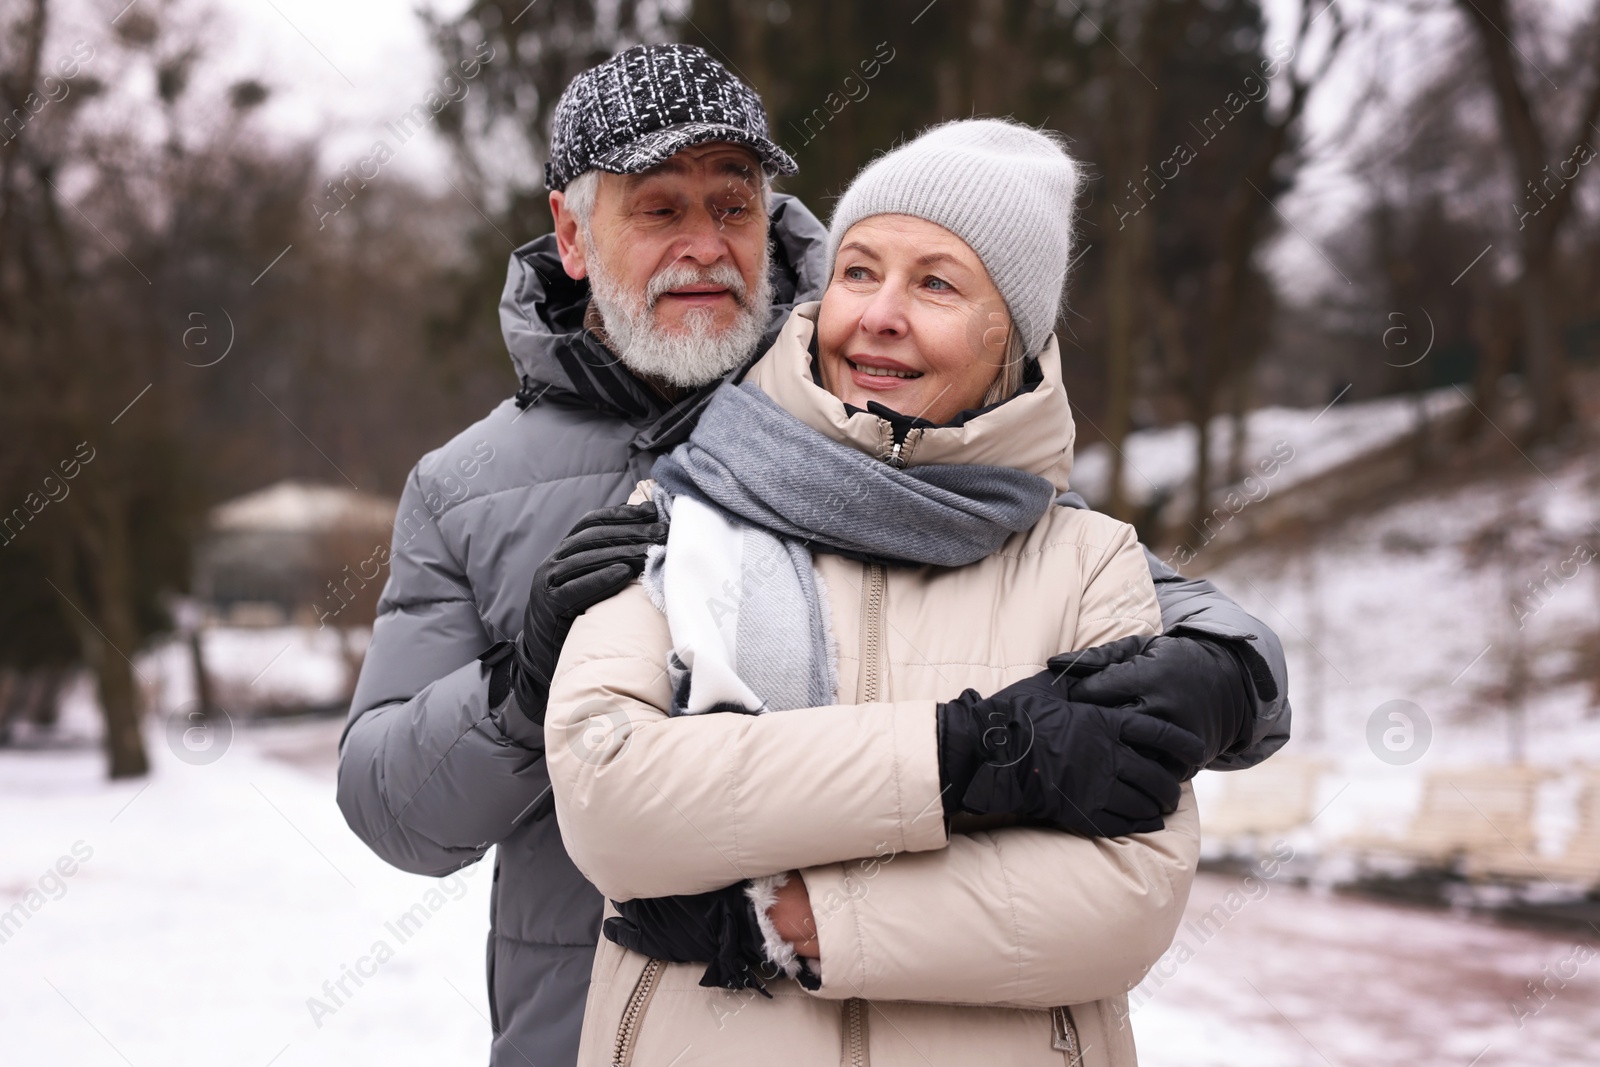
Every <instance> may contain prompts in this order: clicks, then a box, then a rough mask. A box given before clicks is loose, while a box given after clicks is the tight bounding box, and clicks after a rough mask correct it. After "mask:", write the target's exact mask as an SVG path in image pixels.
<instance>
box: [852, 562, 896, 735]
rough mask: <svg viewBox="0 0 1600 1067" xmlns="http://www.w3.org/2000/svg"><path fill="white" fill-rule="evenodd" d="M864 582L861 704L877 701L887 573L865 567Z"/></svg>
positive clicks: (874, 566)
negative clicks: (865, 578) (865, 575)
mask: <svg viewBox="0 0 1600 1067" xmlns="http://www.w3.org/2000/svg"><path fill="white" fill-rule="evenodd" d="M866 566H867V580H866V582H865V583H864V585H863V587H862V594H861V684H860V685H859V686H857V687H856V688H857V690H858V692H859V700H858V701H857V703H860V704H871V703H872V702H873V701H875V700H877V699H879V692H880V690H881V689H882V686H881V685H880V684H879V679H878V666H879V659H880V654H881V652H882V649H883V597H884V592H885V590H886V589H887V587H888V585H889V572H888V571H887V570H885V569H884V566H883V564H881V563H868V564H867V565H866Z"/></svg>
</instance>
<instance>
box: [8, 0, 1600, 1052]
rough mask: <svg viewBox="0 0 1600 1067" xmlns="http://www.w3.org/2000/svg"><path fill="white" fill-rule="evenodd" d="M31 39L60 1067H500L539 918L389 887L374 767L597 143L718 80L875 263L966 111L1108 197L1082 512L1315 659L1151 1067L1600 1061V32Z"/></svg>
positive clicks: (92, 26)
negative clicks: (645, 103) (406, 480)
mask: <svg viewBox="0 0 1600 1067" xmlns="http://www.w3.org/2000/svg"><path fill="white" fill-rule="evenodd" d="M0 19H3V20H4V21H5V24H6V32H5V34H4V35H3V37H0V95H3V97H4V100H3V105H4V106H3V108H0V111H3V114H4V115H11V116H13V118H12V120H11V121H10V122H9V124H7V122H6V120H5V119H4V118H0V131H3V132H0V138H3V143H0V182H3V186H0V194H3V196H0V210H3V212H4V216H3V222H0V375H3V376H4V378H3V380H0V411H3V413H4V415H5V421H4V425H5V427H6V430H5V432H6V444H5V448H4V450H3V454H0V493H3V494H4V495H3V497H0V509H3V511H0V517H4V524H3V527H0V530H3V533H0V540H3V541H4V544H3V546H0V583H3V592H0V1063H5V1064H11V1063H19V1064H21V1063H29V1064H31V1063H43V1062H65V1063H72V1064H86V1065H94V1064H102V1063H103V1064H108V1065H109V1064H118V1063H126V1064H133V1065H137V1067H143V1065H145V1064H153V1063H171V1064H216V1063H228V1064H244V1065H252V1064H254V1065H262V1067H265V1065H268V1064H276V1065H279V1067H293V1065H310V1064H348V1063H366V1062H380V1061H381V1062H386V1063H394V1064H408V1063H417V1064H422V1063H428V1064H433V1063H458V1062H465V1063H471V1062H481V1060H482V1059H483V1058H484V1056H485V1054H486V1050H487V1046H488V1029H489V1024H488V1020H487V1014H488V1013H487V1007H486V1004H485V996H484V976H483V950H484V946H483V938H484V934H485V931H486V928H487V914H488V892H489V880H490V878H491V877H492V874H491V868H490V867H489V866H488V862H485V863H481V864H478V865H476V866H474V867H468V868H466V869H464V870H463V871H461V872H460V873H459V874H457V875H453V876H451V877H449V878H445V879H439V880H434V879H425V878H418V877H415V876H410V875H406V874H404V873H401V872H399V871H397V870H395V869H393V868H390V867H388V866H386V865H385V864H384V863H382V862H381V861H380V860H378V859H377V858H376V857H375V856H373V855H372V854H371V852H370V851H369V850H368V849H367V848H366V847H365V846H364V845H363V844H362V843H361V842H360V841H358V840H357V839H356V838H355V836H354V835H353V834H352V833H351V832H350V831H349V830H348V828H347V827H346V826H345V824H344V821H343V818H342V816H341V815H340V813H339V811H338V809H337V808H336V806H335V805H334V799H333V788H334V773H335V769H336V762H337V743H338V736H339V730H340V727H341V725H342V721H343V720H342V715H343V712H344V709H345V706H346V704H347V701H348V695H349V692H350V688H351V685H352V683H353V679H354V674H355V671H356V670H357V669H359V665H360V657H361V654H362V648H363V645H364V642H365V639H366V632H367V627H368V625H369V623H370V620H371V617H372V613H373V605H374V603H375V601H376V597H377V593H378V591H379V589H380V588H381V586H382V582H383V578H384V574H385V568H386V562H387V545H388V542H389V538H390V536H391V524H392V522H393V519H394V501H395V497H396V496H397V495H398V489H399V486H400V483H401V479H402V478H403V477H404V476H405V474H406V471H407V470H408V469H409V467H410V465H411V464H412V463H413V462H414V461H415V460H416V459H417V458H418V457H419V456H420V455H422V454H423V453H424V452H425V451H427V450H428V449H430V448H433V447H435V446H437V445H438V444H439V443H441V442H442V441H444V440H446V439H447V438H448V437H450V436H451V435H452V434H453V433H455V432H456V431H457V430H458V429H460V428H461V427H462V426H465V425H467V424H468V423H470V422H471V421H472V420H473V419H475V418H477V417H478V416H479V415H480V414H481V413H482V412H483V411H485V410H487V409H488V408H489V407H490V406H491V405H492V404H494V403H496V402H498V401H499V400H500V399H502V398H503V397H504V396H506V395H508V394H509V393H510V392H511V391H512V390H513V389H514V388H515V386H516V383H515V381H514V378H513V376H512V375H511V373H510V368H509V366H508V364H507V362H506V356H505V352H504V348H503V346H502V345H501V343H500V341H499V338H498V323H497V319H496V316H495V304H496V301H497V299H498V295H499V291H500V284H501V280H502V277H503V271H504V265H505V260H506V255H507V253H508V252H509V250H510V247H511V246H512V245H514V244H516V243H520V242H521V241H523V240H526V239H528V238H530V237H532V236H535V235H537V234H539V233H542V232H544V229H545V227H547V225H548V218H547V217H546V216H545V215H544V213H543V212H544V209H543V207H542V202H543V198H542V189H541V187H540V185H539V180H538V177H537V174H538V169H537V164H538V163H539V162H540V161H541V160H542V158H543V157H542V152H543V138H542V135H543V132H544V130H545V129H546V128H547V121H548V113H549V109H550V107H551V106H552V105H553V103H554V96H555V94H556V93H558V92H559V89H560V87H561V86H562V85H563V84H565V81H566V80H567V79H568V78H570V76H571V75H572V74H573V73H575V72H576V71H577V70H580V69H582V68H583V67H585V66H587V65H589V64H591V63H593V62H595V61H597V60H598V59H599V58H603V57H604V56H605V55H607V54H609V53H610V52H612V51H614V50H615V49H616V48H617V47H620V46H621V45H623V44H626V43H629V42H631V41H634V40H638V39H661V38H678V39H684V40H692V41H696V42H698V43H702V44H707V45H708V46H710V47H712V48H713V49H714V50H715V52H716V53H718V54H721V55H723V56H724V57H725V58H726V60H727V61H728V62H730V63H731V64H733V65H734V66H735V67H736V68H737V69H738V70H740V71H741V72H742V73H743V74H744V76H745V77H746V78H748V79H749V80H750V81H752V83H753V84H755V85H756V86H757V88H758V89H760V90H761V91H762V93H763V96H764V98H765V99H766V100H767V102H768V105H769V109H770V110H771V112H772V116H773V128H774V130H775V132H776V135H777V136H778V137H779V138H780V140H782V141H784V143H785V144H786V145H787V147H788V148H789V149H790V151H791V152H792V153H793V154H794V155H795V156H796V158H797V159H798V160H799V162H800V164H801V168H802V170H801V174H800V175H798V176H797V177H796V178H795V179H792V180H790V182H789V184H788V185H787V186H786V188H787V189H788V190H789V191H792V192H795V193H796V194H797V195H799V196H801V197H802V198H804V199H805V200H806V201H807V202H808V203H810V204H811V205H812V206H813V207H815V208H816V209H817V210H818V211H819V213H821V214H826V211H827V208H828V206H829V204H830V199H829V198H830V197H832V196H835V195H837V193H838V191H839V189H840V188H841V187H842V186H843V184H844V183H845V182H846V181H848V179H849V177H850V176H851V175H852V174H853V173H854V171H855V170H856V169H857V168H858V167H859V166H860V165H861V164H862V163H863V162H864V161H865V160H867V159H868V158H870V156H871V154H872V152H873V151H875V150H878V149H881V148H883V147H885V146H887V145H889V144H891V143H894V141H895V140H896V139H897V138H900V137H902V136H904V135H907V134H909V133H912V132H914V131H915V130H916V129H918V128H920V127H921V126H923V125H926V124H927V123H929V122H933V121H937V120H938V119H940V118H948V117H955V116H961V115H968V114H972V113H977V114H1012V115H1016V116H1017V117H1019V118H1022V119H1025V120H1027V121H1030V122H1034V123H1040V124H1047V125H1050V126H1052V127H1053V128H1056V129H1060V130H1062V131H1063V132H1065V133H1067V134H1068V135H1069V136H1070V137H1071V138H1072V139H1073V143H1074V145H1075V150H1076V151H1077V152H1078V154H1079V155H1080V156H1081V157H1082V158H1083V159H1085V160H1087V161H1089V163H1090V164H1091V165H1092V171H1093V178H1092V181H1091V183H1090V186H1089V188H1088V190H1087V193H1086V196H1087V200H1086V203H1085V206H1084V208H1083V219H1082V223H1083V227H1082V232H1083V242H1084V245H1083V252H1082V258H1081V260H1080V262H1079V263H1078V264H1077V265H1076V266H1075V267H1074V275H1073V279H1072V286H1071V289H1070V291H1069V302H1070V304H1071V310H1070V311H1069V313H1068V314H1067V316H1066V317H1065V318H1064V320H1063V322H1062V323H1061V326H1060V334H1061V336H1062V339H1063V345H1062V348H1063V351H1064V353H1065V357H1064V361H1063V369H1064V374H1065V376H1066V381H1067V384H1068V388H1069V391H1070V392H1071V395H1072V396H1073V399H1074V406H1075V409H1076V413H1077V426H1078V435H1079V437H1078V439H1079V451H1078V459H1077V463H1076V466H1075V471H1074V478H1075V481H1076V484H1077V486H1078V487H1079V488H1080V490H1081V491H1082V492H1084V493H1085V495H1087V496H1088V497H1089V498H1090V499H1091V500H1092V501H1093V502H1094V503H1095V504H1096V505H1097V506H1099V507H1101V508H1103V509H1105V510H1108V511H1110V512H1112V513H1114V514H1117V515H1119V516H1121V517H1123V518H1125V519H1127V520H1129V521H1132V522H1135V523H1136V524H1137V525H1138V527H1139V529H1140V532H1141V535H1142V536H1143V537H1144V538H1145V540H1146V541H1147V543H1149V544H1150V545H1151V546H1152V548H1153V549H1155V551H1156V552H1157V554H1158V555H1160V556H1162V557H1163V558H1165V559H1169V560H1171V561H1172V562H1173V563H1175V564H1178V565H1181V566H1182V567H1183V569H1184V570H1185V571H1186V572H1190V573H1195V574H1201V575H1204V576H1206V577H1208V578H1211V579H1212V580H1214V581H1215V582H1217V583H1218V584H1219V586H1221V587H1222V588H1223V589H1224V590H1226V591H1227V592H1228V593H1229V594H1230V595H1232V596H1234V597H1235V598H1236V599H1238V600H1239V601H1240V602H1241V603H1242V604H1243V605H1244V606H1245V607H1246V608H1247V609H1248V610H1250V611H1251V612H1252V613H1254V614H1255V615H1257V616H1258V617H1259V618H1261V619H1262V620H1263V621H1264V622H1266V623H1268V624H1269V625H1271V626H1273V627H1274V628H1275V630H1276V631H1277V633H1278V634H1279V636H1280V637H1281V638H1282V640H1283V642H1284V646H1285V648H1286V651H1287V654H1288V657H1289V670H1290V676H1291V679H1292V687H1291V699H1292V702H1293V705H1294V709H1295V720H1294V722H1295V727H1294V739H1293V740H1292V741H1291V742H1290V744H1289V745H1288V746H1287V747H1286V748H1285V750H1284V751H1283V752H1282V753H1280V754H1279V755H1278V756H1276V757H1274V759H1273V760H1271V761H1269V762H1268V763H1267V764H1265V765H1263V766H1262V767H1261V768H1258V769H1255V770H1251V771H1245V772H1237V773H1230V774H1218V773H1213V772H1206V773H1204V774H1202V775H1201V778H1200V779H1199V781H1198V783H1197V788H1198V790H1199V793H1200V798H1201V811H1202V822H1203V825H1204V827H1205V830H1206V835H1207V842H1206V856H1207V863H1206V870H1205V871H1204V872H1203V873H1202V874H1201V875H1200V877H1199V879H1198V880H1197V882H1196V885H1195V889H1194V892H1193V895H1192V898H1191V902H1190V907H1189V916H1188V919H1187V921H1186V922H1185V924H1184V925H1183V927H1182V928H1181V929H1180V931H1179V935H1178V939H1177V942H1176V943H1175V944H1174V946H1173V949H1172V950H1171V951H1170V952H1169V953H1168V955H1167V957H1166V958H1164V959H1163V960H1162V962H1161V963H1160V964H1158V965H1157V967H1156V968H1155V970H1154V971H1152V973H1151V975H1150V976H1149V977H1148V978H1147V979H1146V981H1145V983H1144V984H1143V985H1142V986H1140V987H1139V989H1137V990H1136V991H1135V992H1134V993H1133V994H1132V996H1131V998H1130V1004H1131V1007H1132V1011H1133V1022H1134V1026H1135V1028H1136V1033H1137V1036H1138V1041H1139V1047H1140V1052H1141V1057H1142V1062H1144V1063H1146V1064H1150V1065H1153V1067H1166V1065H1174V1067H1175V1065H1177V1064H1185V1065H1190V1064H1217V1065H1222V1064H1227V1065H1230V1067H1231V1065H1257V1064H1259V1065H1262V1067H1299V1065H1314V1064H1339V1065H1343V1064H1352V1063H1358V1062H1366V1063H1372V1062H1376V1063H1390V1062H1393V1063H1407V1064H1426V1065H1434V1064H1438V1065H1450V1067H1470V1065H1472V1064H1479V1065H1482V1067H1493V1065H1501V1064H1504V1065H1512V1064H1517V1065H1541V1067H1542V1065H1567V1064H1572V1065H1578V1064H1588V1063H1592V1062H1594V1061H1595V1058H1596V1057H1595V1053H1594V1049H1595V1047H1596V1045H1597V1042H1600V956H1597V953H1600V566H1595V565H1594V564H1595V557H1596V555H1597V554H1600V447H1597V446H1596V440H1597V438H1596V434H1597V431H1600V181H1597V179H1595V178H1594V177H1593V176H1592V175H1591V173H1590V172H1591V171H1592V170H1593V169H1594V168H1592V167H1591V166H1589V165H1588V164H1589V161H1590V159H1591V158H1592V157H1593V156H1594V154H1595V148H1594V147H1593V146H1595V145H1600V128H1597V126H1596V123H1597V122H1600V4H1595V3H1593V2H1590V0H1581V2H1580V0H1564V2H1561V3H1538V4H1535V3H1525V2H1518V0H1507V2H1504V3H1502V2H1491V0H1460V2H1456V0H1417V2H1409V3H1405V4H1400V3H1390V2H1386V0H1341V2H1337V3H1335V4H1325V3H1322V2H1320V0H1313V2H1308V3H1305V4H1303V5H1302V4H1300V3H1297V2H1295V0H1276V2H1268V3H1257V2H1255V0H1217V2H1215V3H1204V4H1203V3H1199V2H1183V0H1138V2H1133V3H1122V4H1115V5H1113V4H1110V3H1096V2H1090V0H1082V2H1079V3H1060V4H1056V3H1047V2H1041V3H1030V4H1011V5H1000V4H991V3H983V2H971V3H957V2H953V0H936V2H935V3H932V4H929V3H927V0H917V2H913V3H907V4H900V3H896V2H890V3H884V4H881V5H871V6H870V8H869V7H868V6H867V5H855V4H849V3H845V2H844V0H839V2H823V3H818V4H814V5H813V4H807V5H800V4H798V3H796V4H792V5H791V4H786V3H781V2H774V3H765V2H762V3H754V2H746V0H718V2H710V3H700V2H695V3H693V4H688V3H682V2H680V3H669V4H661V5H657V4H646V3H632V2H620V0H619V2H614V3H604V4H589V3H574V4H551V3H548V2H547V3H541V4H536V5H528V4H526V3H525V0H521V2H507V3H499V2H492V0H474V2H471V3H463V2H461V0H454V2H451V3H434V4H432V5H424V7H423V13H422V14H420V15H419V14H418V13H417V12H414V11H413V10H412V6H411V5H409V4H406V3H399V2H383V0H368V2H364V3H347V4H340V5H326V4H323V5H318V4H312V3H307V2H302V0H274V2H273V3H271V4H265V5H262V4H256V3H254V2H245V0H229V2H219V3H214V4H211V5H209V6H207V5H206V4H204V3H201V2H200V0H167V2H157V0H136V3H134V4H127V3H126V0H117V2H114V3H98V2H96V0H76V2H73V0H4V3H0ZM35 30H37V32H34V31H35ZM491 54H492V58H487V59H485V58H484V57H485V56H489V55H491ZM474 59H476V60H477V63H476V66H475V67H474V66H473V60H474ZM868 60H873V61H874V63H873V64H872V65H871V66H870V67H864V66H862V63H863V62H864V61H868ZM462 64H467V65H466V66H463V65H462ZM469 69H471V70H473V74H472V75H471V76H470V77H469V76H467V74H466V71H467V70H469ZM867 69H872V70H874V71H875V74H874V75H873V76H872V77H871V78H867V77H866V76H865V73H864V72H865V71H866V70H867ZM69 70H70V71H72V73H71V74H70V75H69V74H68V71H69ZM50 72H54V73H50ZM47 76H48V77H50V78H51V81H50V82H48V83H46V82H45V81H44V79H45V78H46V77H47ZM1252 86H1254V87H1255V88H1252ZM35 88H37V89H38V90H39V91H40V94H42V95H40V94H36V95H35V96H34V97H33V103H31V104H30V103H27V102H26V98H27V96H28V94H29V93H30V92H33V91H34V89H35ZM1256 89H1259V90H1260V96H1259V98H1257V97H1256V96H1255V95H1254V93H1255V91H1256ZM1230 93H1231V94H1233V95H1232V96H1231V97H1230V95H1229V94H1230ZM1224 101H1230V102H1228V103H1224ZM1213 104H1215V105H1216V108H1214V107H1213ZM18 108H21V114H22V115H23V117H22V118H16V117H15V116H16V114H17V113H18V112H17V109H18ZM1216 116H1223V117H1221V118H1218V117H1216ZM1136 120H1137V121H1136ZM1530 131H1531V132H1530ZM1530 136H1531V137H1532V140H1531V141H1530V140H1529V137H1530ZM1178 143H1182V144H1186V145H1189V146H1190V151H1189V152H1188V153H1175V152H1174V150H1173V148H1172V146H1173V145H1174V144H1178ZM1530 144H1532V145H1534V146H1535V147H1536V151H1535V150H1531V149H1530V148H1529V145H1530ZM380 145H381V146H382V148H381V149H380V147H379V146H380ZM1530 153H1531V154H1530ZM1180 160H1182V161H1181V162H1179V161H1180ZM1163 164H1169V165H1168V168H1167V169H1166V170H1164V171H1162V170H1161V169H1160V168H1161V167H1162V165H1163ZM1147 168H1148V169H1147ZM1173 168H1176V176H1175V177H1174V176H1172V175H1173V174H1174V169H1173ZM1152 170H1153V171H1156V172H1158V173H1164V174H1165V175H1167V176H1168V177H1167V179H1166V180H1165V181H1163V182H1159V183H1158V182H1155V181H1149V180H1148V178H1149V174H1150V173H1151V171H1152ZM351 175H355V176H356V177H355V178H352V177H351ZM1252 189H1253V190H1254V191H1251V190H1252ZM1241 191H1242V192H1241ZM1245 194H1247V195H1245ZM1199 427H1205V433H1204V434H1202V433H1201V432H1199V429H1198V428H1199ZM69 470H70V471H71V472H72V473H71V474H70V475H69V474H68V473H67V472H68V471H69ZM47 479H49V480H48V481H47ZM530 577H531V576H530ZM108 771H113V772H115V773H114V775H112V774H108Z"/></svg>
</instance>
